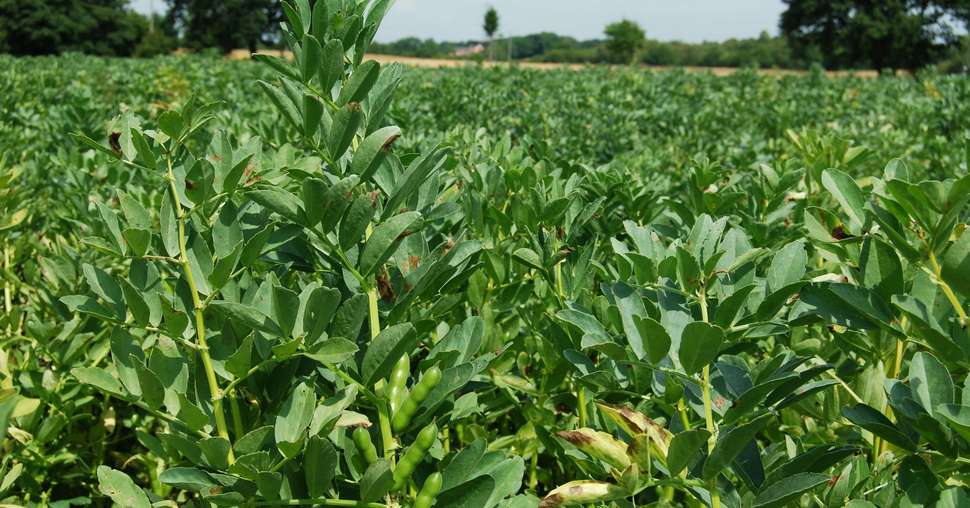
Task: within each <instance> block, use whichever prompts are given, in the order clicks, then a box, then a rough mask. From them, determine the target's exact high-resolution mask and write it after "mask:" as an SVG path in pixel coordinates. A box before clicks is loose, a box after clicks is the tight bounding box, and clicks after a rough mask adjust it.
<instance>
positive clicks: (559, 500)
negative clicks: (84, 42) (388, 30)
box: [0, 1, 970, 508]
mask: <svg viewBox="0 0 970 508" xmlns="http://www.w3.org/2000/svg"><path fill="white" fill-rule="evenodd" d="M295 4H296V5H295V6H293V7H292V8H288V15H289V17H290V22H289V25H288V26H289V27H290V30H291V32H289V33H288V34H287V38H288V39H289V42H290V45H291V47H295V48H296V49H297V51H296V54H297V58H296V61H295V62H284V61H281V60H274V59H269V58H264V59H261V60H259V61H253V62H236V61H229V60H217V59H210V58H206V57H202V56H197V57H168V58H161V59H155V60H144V61H138V60H111V59H97V58H91V57H83V56H79V55H67V56H62V57H56V58H32V59H14V58H10V57H0V242H2V245H0V248H2V254H3V255H2V263H3V265H2V274H3V278H2V281H0V282H2V284H3V310H2V313H0V506H3V507H6V506H56V507H68V506H84V505H94V506H110V505H111V504H112V503H114V504H116V505H118V506H125V507H139V508H141V507H148V506H197V507H204V506H247V507H255V506H301V505H302V506H314V505H316V506H361V507H369V508H385V507H399V506H400V507H410V508H429V507H431V506H434V507H436V508H461V507H476V508H477V507H481V508H527V507H537V506H541V507H543V508H552V507H557V506H587V507H597V508H606V507H618V508H626V507H635V506H688V507H702V506H712V507H718V508H719V507H726V508H727V507H731V508H733V507H769V506H805V507H815V506H818V507H821V506H851V507H853V508H866V507H895V506H900V507H904V506H939V507H965V506H970V378H968V369H970V332H968V329H967V324H968V321H970V320H968V317H967V309H968V301H970V233H968V232H966V224H967V222H968V220H970V206H968V205H967V202H968V200H970V177H968V176H967V173H968V164H970V80H967V79H966V78H963V77H952V76H941V75H935V74H921V75H919V76H917V77H916V78H905V79H903V78H881V79H857V78H827V77H825V76H824V75H822V74H810V75H805V76H784V77H779V76H761V75H757V74H755V73H753V72H740V73H737V74H735V75H732V76H729V77H715V76H711V75H706V74H696V73H685V72H677V71H672V72H664V73H650V72H644V71H640V70H621V69H605V68H604V69H587V70H581V71H573V70H552V71H537V70H527V69H515V68H512V69H502V68H489V69H485V68H475V67H468V68H460V69H405V68H402V67H396V66H393V65H391V66H377V65H376V64H372V63H368V62H366V61H363V58H362V57H363V54H364V52H365V50H366V45H367V42H368V41H369V37H373V28H374V27H376V25H377V24H378V23H379V21H380V17H381V9H382V6H386V5H387V2H384V1H378V2H375V6H376V7H375V8H373V9H371V10H369V11H366V12H365V11H363V10H362V9H363V7H362V6H364V5H367V2H364V3H360V4H357V2H339V1H336V2H317V5H318V6H324V7H322V8H320V9H318V10H317V11H313V12H311V10H310V8H309V7H307V6H306V2H304V1H297V2H295ZM327 5H331V6H333V5H337V6H341V5H342V6H343V7H341V8H340V9H338V10H336V11H335V12H323V11H326V7H325V6H327ZM355 5H360V6H361V7H354V6H355Z"/></svg>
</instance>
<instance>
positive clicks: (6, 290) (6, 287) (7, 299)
mask: <svg viewBox="0 0 970 508" xmlns="http://www.w3.org/2000/svg"><path fill="white" fill-rule="evenodd" d="M3 268H4V270H9V269H10V248H9V247H7V246H6V245H4V246H3ZM3 308H4V310H5V311H6V316H7V319H8V320H9V319H10V316H11V315H13V297H12V296H11V292H10V281H4V283H3ZM10 330H11V327H10V322H9V321H8V322H7V333H10Z"/></svg>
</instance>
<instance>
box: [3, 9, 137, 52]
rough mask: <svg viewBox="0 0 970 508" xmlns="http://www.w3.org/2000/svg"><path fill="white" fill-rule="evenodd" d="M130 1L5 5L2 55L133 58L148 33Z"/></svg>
mask: <svg viewBox="0 0 970 508" xmlns="http://www.w3.org/2000/svg"><path fill="white" fill-rule="evenodd" d="M127 4H128V2H127V0H87V1H83V2H82V1H79V0H0V38H2V40H0V50H3V51H8V52H10V53H13V54H15V55H46V54H55V53H62V52H64V51H82V52H85V53H93V54H98V55H118V56H128V55H130V54H131V52H132V50H133V48H134V47H135V45H136V44H137V43H138V41H140V40H141V38H142V37H143V35H144V34H145V32H146V31H147V29H148V21H147V20H146V19H145V17H144V16H142V15H140V14H138V13H136V12H133V11H130V10H128V8H127Z"/></svg>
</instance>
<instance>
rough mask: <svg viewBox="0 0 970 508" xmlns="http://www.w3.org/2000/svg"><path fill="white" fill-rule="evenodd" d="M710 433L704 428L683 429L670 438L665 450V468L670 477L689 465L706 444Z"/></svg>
mask: <svg viewBox="0 0 970 508" xmlns="http://www.w3.org/2000/svg"><path fill="white" fill-rule="evenodd" d="M710 437H711V433H710V432H708V431H706V430H704V429H691V430H685V431H683V432H681V433H680V434H677V435H675V436H674V438H673V439H671V440H670V447H669V449H668V451H667V470H668V471H669V474H670V476H671V477H674V476H679V475H680V472H681V471H683V470H684V468H686V467H687V466H689V465H690V461H691V459H692V458H694V456H695V455H697V453H698V452H700V451H701V448H703V447H704V445H706V444H707V440H708V439H709V438H710Z"/></svg>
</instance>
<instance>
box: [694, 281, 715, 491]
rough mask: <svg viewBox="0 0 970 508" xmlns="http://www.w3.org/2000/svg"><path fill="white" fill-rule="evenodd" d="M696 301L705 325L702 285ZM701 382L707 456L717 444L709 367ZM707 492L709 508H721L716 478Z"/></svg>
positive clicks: (704, 290) (703, 288)
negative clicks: (709, 499)
mask: <svg viewBox="0 0 970 508" xmlns="http://www.w3.org/2000/svg"><path fill="white" fill-rule="evenodd" d="M698 301H699V302H700V306H701V319H702V320H703V321H704V322H705V323H707V322H709V316H708V313H707V289H706V287H705V286H704V285H703V284H702V285H701V288H700V291H699V292H698ZM701 376H702V381H701V383H702V384H701V389H702V391H703V396H704V419H705V421H706V424H707V432H709V433H710V434H711V436H710V437H709V438H708V440H707V452H708V454H710V453H713V452H714V446H715V445H716V444H717V425H716V424H715V423H714V410H713V408H712V407H711V366H710V365H705V366H704V368H703V370H702V371H701ZM707 490H708V492H710V494H711V508H721V496H720V494H719V493H718V492H717V477H714V478H712V479H711V481H710V482H708V487H707Z"/></svg>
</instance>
